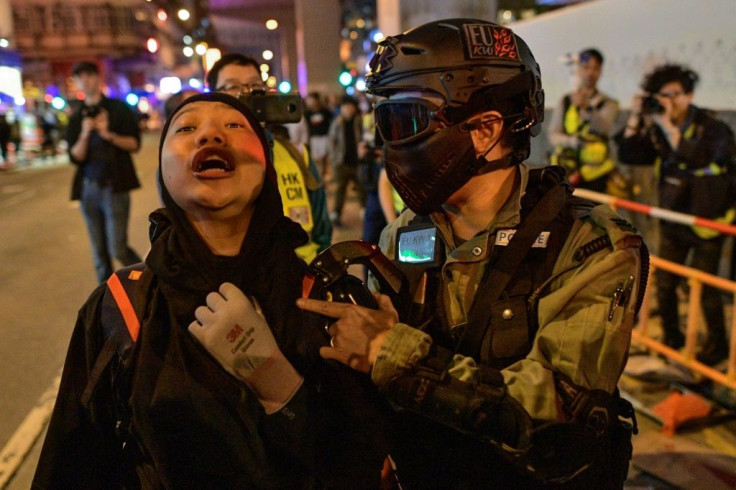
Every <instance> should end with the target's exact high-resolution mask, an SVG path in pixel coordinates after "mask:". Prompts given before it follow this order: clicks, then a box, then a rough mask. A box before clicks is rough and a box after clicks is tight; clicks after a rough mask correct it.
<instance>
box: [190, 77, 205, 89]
mask: <svg viewBox="0 0 736 490" xmlns="http://www.w3.org/2000/svg"><path fill="white" fill-rule="evenodd" d="M189 86H190V87H192V88H196V89H200V88H202V82H201V81H200V80H199V78H190V79H189Z"/></svg>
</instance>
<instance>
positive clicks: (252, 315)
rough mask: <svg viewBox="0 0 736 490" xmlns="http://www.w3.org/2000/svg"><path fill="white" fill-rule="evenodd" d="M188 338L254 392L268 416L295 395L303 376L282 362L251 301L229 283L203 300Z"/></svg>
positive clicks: (278, 350)
mask: <svg viewBox="0 0 736 490" xmlns="http://www.w3.org/2000/svg"><path fill="white" fill-rule="evenodd" d="M194 316H195V318H196V319H197V321H194V322H192V323H191V324H190V325H189V332H190V333H191V334H192V335H193V336H194V337H195V338H196V339H197V340H198V341H199V343H200V344H202V346H204V348H205V349H207V351H208V352H209V353H210V354H211V355H212V356H213V357H214V358H215V359H216V360H217V362H219V363H220V365H221V366H222V367H223V368H225V370H227V371H228V372H229V373H230V374H232V375H233V376H235V377H236V378H238V379H240V380H241V381H243V382H244V383H245V384H247V385H248V387H249V388H250V389H251V390H253V392H255V394H256V395H257V396H258V399H259V400H260V402H261V405H263V407H264V408H265V409H266V413H273V412H276V411H278V410H280V409H281V408H282V407H283V406H284V405H286V403H287V402H288V401H289V400H290V399H291V397H292V396H293V395H294V393H296V392H297V390H298V389H299V387H300V386H301V383H302V379H303V378H302V377H301V375H300V374H299V373H298V372H297V371H296V370H295V369H294V367H293V366H292V365H291V363H290V362H289V361H288V360H287V359H286V357H284V355H283V353H282V352H281V350H280V349H279V346H278V344H276V339H274V337H273V334H272V333H271V329H270V328H269V326H268V323H267V322H266V319H265V318H264V317H263V314H262V312H261V308H260V306H258V303H257V302H256V300H255V298H247V297H246V296H245V295H244V294H243V292H242V291H241V290H240V289H238V287H237V286H235V285H233V284H230V283H229V282H226V283H223V284H222V286H220V290H219V292H217V291H214V292H211V293H210V294H208V295H207V306H200V307H199V308H197V309H196V310H195V312H194Z"/></svg>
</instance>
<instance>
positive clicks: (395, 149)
mask: <svg viewBox="0 0 736 490" xmlns="http://www.w3.org/2000/svg"><path fill="white" fill-rule="evenodd" d="M461 126H462V125H461V124H455V125H452V126H449V127H446V128H443V129H440V130H439V131H436V132H434V133H431V134H430V135H429V136H427V137H426V138H423V139H421V140H418V141H412V142H411V143H409V144H403V145H392V144H389V143H385V146H384V150H383V161H384V165H385V167H386V175H387V176H388V179H389V180H390V181H391V184H393V186H394V188H395V189H396V192H398V193H399V195H400V196H401V198H402V199H403V200H404V203H405V204H406V205H407V206H409V208H410V209H411V210H412V211H414V212H415V213H417V214H429V213H431V212H434V211H439V210H440V209H441V207H442V205H443V204H444V203H445V201H447V199H448V198H449V197H450V196H451V195H452V194H453V193H454V192H455V191H457V190H458V189H459V188H461V187H462V186H463V185H465V183H466V182H467V181H468V180H470V179H471V178H472V177H473V176H475V175H478V174H479V173H485V172H489V171H491V170H495V169H497V168H503V167H506V166H508V165H509V164H510V162H511V159H508V158H504V159H503V160H500V161H494V162H489V161H487V160H486V159H485V155H483V157H481V158H476V156H475V146H474V145H473V140H472V138H471V137H470V133H469V132H468V131H467V130H465V129H462V127H461Z"/></svg>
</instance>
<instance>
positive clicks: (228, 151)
mask: <svg viewBox="0 0 736 490" xmlns="http://www.w3.org/2000/svg"><path fill="white" fill-rule="evenodd" d="M164 137H165V140H164V144H163V147H162V151H161V172H162V178H163V182H164V185H165V186H166V189H167V190H168V191H169V194H170V195H171V197H172V198H173V199H174V202H176V204H178V205H179V207H181V208H182V209H183V210H184V211H185V212H186V213H187V215H188V216H189V218H190V219H195V220H197V219H215V220H220V219H222V220H225V219H228V218H236V217H239V216H245V215H248V216H249V215H250V214H251V213H252V208H253V202H254V201H255V200H256V198H257V197H258V195H259V194H260V192H261V188H262V187H263V179H264V176H265V165H266V157H265V154H264V148H263V145H262V144H261V140H260V139H259V138H258V135H257V134H256V133H255V132H254V131H253V128H252V127H251V126H250V123H249V122H248V120H247V119H246V118H245V116H244V115H243V114H242V113H240V112H239V111H237V110H236V109H234V108H232V107H231V106H229V105H227V104H223V103H221V102H206V101H202V102H192V103H190V104H189V105H187V106H185V107H184V108H183V109H181V110H180V111H179V112H177V113H176V114H175V115H174V116H173V119H172V121H171V124H170V126H169V128H168V131H167V133H166V135H164Z"/></svg>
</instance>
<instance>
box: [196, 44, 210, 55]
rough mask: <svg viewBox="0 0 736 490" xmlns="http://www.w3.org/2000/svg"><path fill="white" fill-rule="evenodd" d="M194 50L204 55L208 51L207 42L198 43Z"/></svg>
mask: <svg viewBox="0 0 736 490" xmlns="http://www.w3.org/2000/svg"><path fill="white" fill-rule="evenodd" d="M194 51H196V52H197V54H198V55H200V56H202V55H203V54H205V53H206V52H207V43H199V44H197V47H196V48H194Z"/></svg>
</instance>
